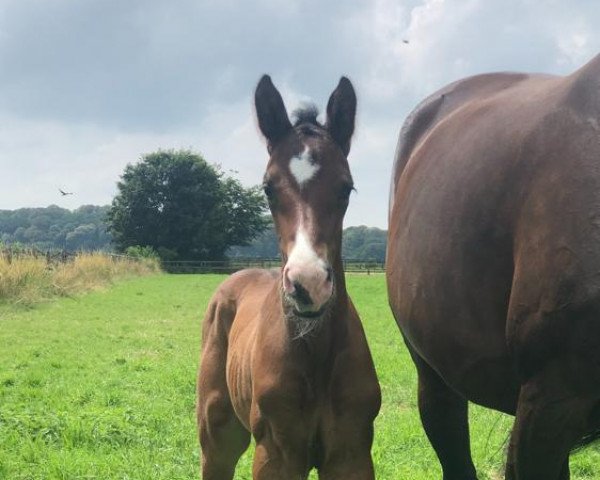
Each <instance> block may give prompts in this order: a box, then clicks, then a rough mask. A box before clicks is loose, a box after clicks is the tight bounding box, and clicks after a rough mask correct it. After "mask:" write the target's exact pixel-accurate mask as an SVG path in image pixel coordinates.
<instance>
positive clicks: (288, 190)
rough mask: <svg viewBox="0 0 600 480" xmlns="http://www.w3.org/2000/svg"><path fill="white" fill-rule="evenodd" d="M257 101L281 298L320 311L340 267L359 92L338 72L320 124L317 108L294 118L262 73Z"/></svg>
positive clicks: (302, 309)
mask: <svg viewBox="0 0 600 480" xmlns="http://www.w3.org/2000/svg"><path fill="white" fill-rule="evenodd" d="M255 104H256V114H257V118H258V125H259V127H260V130H261V132H262V133H263V135H264V136H265V138H266V141H267V149H268V151H269V154H270V159H269V163H268V165H267V170H266V172H265V176H264V189H265V194H266V195H267V198H268V200H269V207H270V209H271V213H272V214H273V219H274V222H275V228H276V229H277V233H278V236H279V247H280V250H281V255H282V258H283V262H284V267H283V271H282V287H283V292H284V296H285V300H286V303H287V304H288V306H289V307H290V308H291V309H292V311H293V313H294V314H295V315H296V316H300V317H318V316H320V315H321V314H322V313H323V312H324V311H325V310H326V307H327V305H328V304H329V303H330V300H331V299H332V297H333V296H334V293H335V277H336V275H335V273H336V272H334V267H335V268H336V269H341V267H342V265H341V252H340V248H341V238H342V223H343V218H344V214H345V213H346V208H347V207H348V199H349V196H350V193H351V191H352V190H353V182H352V176H351V175H350V169H349V167H348V161H347V160H346V157H347V155H348V152H349V150H350V139H351V137H352V133H353V131H354V117H355V114H356V95H355V93H354V89H353V87H352V84H351V83H350V81H349V80H348V79H347V78H345V77H342V78H341V80H340V82H339V84H338V86H337V88H336V89H335V91H334V92H333V93H332V94H331V97H330V98H329V102H328V104H327V119H326V122H325V124H324V125H321V124H320V123H319V122H318V121H317V119H316V116H317V112H316V110H315V109H305V110H302V111H300V112H299V113H298V114H297V115H296V116H297V119H296V120H295V122H294V124H292V122H290V120H289V118H288V114H287V111H286V109H285V105H284V104H283V100H282V98H281V95H280V94H279V92H278V91H277V89H276V88H275V86H274V85H273V83H272V82H271V79H270V78H269V77H268V76H267V75H265V76H263V77H262V79H261V80H260V82H259V84H258V86H257V88H256V94H255ZM339 273H340V275H343V273H342V272H339Z"/></svg>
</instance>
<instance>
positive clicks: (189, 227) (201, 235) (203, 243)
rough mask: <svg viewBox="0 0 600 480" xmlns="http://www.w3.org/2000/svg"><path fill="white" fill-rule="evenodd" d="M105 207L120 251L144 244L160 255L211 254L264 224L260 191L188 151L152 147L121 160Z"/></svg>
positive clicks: (220, 253)
mask: <svg viewBox="0 0 600 480" xmlns="http://www.w3.org/2000/svg"><path fill="white" fill-rule="evenodd" d="M118 189H119V192H118V194H117V195H116V197H115V198H114V200H113V202H112V206H111V208H110V210H109V213H108V222H109V231H110V233H111V234H112V238H113V242H114V243H115V245H116V247H117V249H118V250H120V251H124V250H126V249H127V248H128V247H131V246H135V245H141V246H150V247H152V248H153V249H154V250H156V251H157V252H158V253H159V255H160V256H161V257H162V258H180V259H189V260H215V259H221V258H223V257H224V254H225V251H226V250H227V249H228V248H229V247H230V246H232V245H247V244H248V243H249V242H250V241H251V240H252V239H253V238H254V237H255V236H256V235H257V234H258V233H260V232H262V231H263V230H264V228H265V227H266V222H265V220H264V217H263V213H264V211H265V209H266V204H265V200H264V197H263V194H262V192H261V190H260V188H258V187H252V188H244V187H242V185H241V184H240V183H239V182H238V181H237V180H235V179H233V178H230V177H226V176H224V174H223V173H222V172H221V171H220V169H219V168H218V167H215V166H213V165H210V164H208V163H207V162H206V161H205V160H204V159H203V158H202V157H201V156H200V155H198V154H196V153H194V152H191V151H188V150H181V151H158V152H155V153H151V154H148V155H145V156H144V157H143V158H142V161H141V162H140V163H137V164H134V165H131V164H130V165H127V167H125V171H124V173H123V175H122V176H121V181H120V182H119V183H118Z"/></svg>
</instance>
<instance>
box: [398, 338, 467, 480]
mask: <svg viewBox="0 0 600 480" xmlns="http://www.w3.org/2000/svg"><path fill="white" fill-rule="evenodd" d="M407 345H408V348H409V351H410V352H411V355H412V358H413V361H414V362H415V365H416V366H417V373H418V375H419V413H420V415H421V422H422V424H423V428H424V429H425V433H426V434H427V437H428V438H429V441H430V442H431V445H432V446H433V448H434V450H435V452H436V454H437V456H438V459H439V461H440V463H441V465H442V471H443V475H444V476H443V480H477V474H476V472H475V466H474V465H473V460H472V459H471V446H470V441H469V418H468V406H467V400H466V399H464V398H463V397H461V396H460V395H458V394H457V393H456V392H455V391H454V390H452V389H451V388H450V387H449V386H448V385H447V384H446V383H445V382H444V381H443V380H442V379H441V378H440V376H439V375H438V374H437V373H436V372H435V371H434V370H433V369H432V368H431V367H430V366H429V365H428V364H427V363H426V362H425V361H424V360H423V359H422V358H421V357H420V356H419V355H418V354H417V353H415V352H413V351H412V348H411V347H410V345H409V344H408V342H407Z"/></svg>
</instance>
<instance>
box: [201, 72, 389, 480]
mask: <svg viewBox="0 0 600 480" xmlns="http://www.w3.org/2000/svg"><path fill="white" fill-rule="evenodd" d="M255 103H256V113H257V117H258V125H259V127H260V130H261V131H262V133H263V135H264V136H265V138H266V140H267V147H268V151H269V153H270V159H269V163H268V165H267V170H266V173H265V177H264V188H265V193H266V195H267V198H268V201H269V206H270V209H271V213H272V214H273V219H274V222H275V228H276V230H277V234H278V236H279V244H280V250H281V256H282V259H283V268H282V269H281V270H280V271H267V270H245V271H242V272H239V273H237V274H235V275H233V276H231V277H230V278H229V279H228V280H226V281H225V282H224V283H223V284H222V285H221V286H220V287H219V289H218V290H217V292H216V293H215V295H214V297H213V299H212V300H211V302H210V305H209V306H208V310H207V312H206V316H205V319H204V325H203V335H202V358H201V366H200V372H199V377H198V399H199V401H198V409H197V414H198V427H199V432H200V444H201V447H202V475H203V478H204V480H225V479H231V478H233V473H234V469H235V465H236V463H237V461H238V459H239V457H240V455H241V454H242V453H243V452H244V451H245V450H246V448H247V446H248V443H249V441H250V432H251V433H252V435H253V436H254V439H255V440H256V451H255V456H254V465H253V478H254V479H261V480H270V479H285V480H294V479H304V478H306V477H307V476H308V473H309V471H310V470H311V469H312V468H313V467H316V468H317V469H318V470H319V477H320V478H322V479H331V480H334V479H340V480H341V479H346V480H351V479H356V480H359V479H361V480H362V479H365V480H368V479H372V478H373V464H372V461H371V453H370V450H371V443H372V439H373V420H374V418H375V416H376V415H377V413H378V411H379V406H380V391H379V384H378V382H377V378H376V375H375V369H374V367H373V361H372V359H371V354H370V352H369V348H368V346H367V342H366V340H365V335H364V332H363V328H362V325H361V323H360V319H359V318H358V315H357V313H356V310H355V309H354V306H353V305H352V302H351V301H350V298H349V297H348V294H347V293H346V286H345V281H344V271H343V265H342V257H341V239H342V221H343V217H344V214H345V212H346V208H347V207H348V199H349V196H350V193H351V191H352V190H353V182H352V177H351V175H350V170H349V168H348V162H347V160H346V156H347V155H348V152H349V150H350V139H351V136H352V133H353V131H354V117H355V112H356V96H355V93H354V89H353V87H352V84H351V83H350V81H349V80H348V79H346V78H342V79H341V80H340V83H339V85H338V87H337V88H336V90H335V91H334V92H333V94H332V95H331V98H330V99H329V103H328V105H327V122H326V124H325V125H321V124H320V123H319V122H318V121H317V119H316V114H317V113H316V111H313V110H304V111H303V112H300V114H299V115H298V116H297V117H298V119H297V121H296V122H295V124H294V125H292V124H291V123H290V120H289V119H288V115H287V113H286V110H285V106H284V104H283V101H282V99H281V95H280V94H279V92H278V91H277V90H276V89H275V87H274V86H273V84H272V83H271V79H270V78H269V77H268V76H264V77H263V78H262V79H261V80H260V82H259V84H258V86H257V88H256V95H255Z"/></svg>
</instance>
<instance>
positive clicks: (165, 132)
mask: <svg viewBox="0 0 600 480" xmlns="http://www.w3.org/2000/svg"><path fill="white" fill-rule="evenodd" d="M599 19H600V2H597V1H596V0H570V1H568V2H566V1H563V0H408V1H400V0H364V1H362V0H345V1H328V2H323V1H320V0H319V1H317V0H306V1H301V0H254V1H242V0H212V1H211V0H206V1H203V0H171V1H167V0H162V1H159V0H127V1H123V0H86V1H82V0H27V1H23V0H0V209H16V208H21V207H43V206H48V205H50V204H56V205H59V206H61V207H65V208H71V209H72V208H76V207H78V206H80V205H83V204H97V205H104V204H108V203H110V202H111V200H112V198H113V196H114V195H115V193H116V191H117V187H116V182H117V181H118V179H119V176H120V175H121V173H122V172H123V169H124V167H125V166H126V165H127V164H128V163H135V162H137V161H139V160H140V158H141V156H142V155H143V154H144V153H150V152H153V151H155V150H157V149H159V148H160V149H179V148H186V149H192V150H194V151H197V152H199V153H201V154H202V156H203V157H204V158H205V159H206V160H207V161H209V162H210V163H215V164H219V165H220V166H221V167H222V168H223V170H224V171H226V172H230V173H231V174H232V175H235V176H236V177H237V178H238V179H239V180H240V181H241V182H242V183H243V184H244V185H246V186H250V185H255V184H258V183H260V182H261V180H262V175H263V173H264V169H265V167H266V162H267V159H268V156H267V152H266V148H265V145H264V142H263V140H262V138H261V136H260V135H259V133H258V130H257V128H256V122H255V118H254V108H253V104H252V98H253V92H254V88H255V86H256V83H257V82H258V79H259V78H260V76H261V75H262V74H263V73H268V74H270V75H271V77H272V79H273V82H274V83H275V85H276V86H277V87H278V89H279V90H280V92H281V93H282V95H283V98H284V101H285V103H286V106H287V108H288V111H290V112H291V111H292V110H293V109H294V108H295V107H298V106H299V105H300V104H301V103H304V102H307V101H313V102H315V103H316V104H317V105H318V106H319V107H320V109H321V111H324V109H325V105H326V102H327V99H328V97H329V95H330V94H331V92H332V91H333V89H334V88H335V86H336V85H337V82H338V80H339V78H340V76H342V75H346V76H348V77H349V78H350V79H351V80H352V82H353V84H354V87H355V89H356V91H357V96H358V115H357V126H356V133H355V136H354V140H353V145H352V149H351V152H350V155H349V162H350V168H351V170H352V173H353V177H354V181H355V184H356V187H357V192H356V193H354V194H353V197H352V198H351V203H350V207H349V210H348V213H347V214H346V221H345V226H350V225H368V226H375V227H380V228H386V227H387V205H388V190H389V183H390V174H391V168H392V163H393V157H394V151H395V148H396V141H397V137H398V132H399V130H400V127H401V126H402V122H403V120H404V118H405V117H406V116H407V115H408V114H409V113H410V111H411V110H412V108H414V106H415V105H416V104H417V103H418V102H419V101H420V100H421V99H423V98H424V97H425V96H427V95H429V94H431V93H433V92H434V91H435V90H436V89H438V88H440V87H442V86H444V85H445V84H447V83H449V82H452V81H454V80H456V79H459V78H462V77H465V76H469V75H473V74H477V73H483V72H490V71H527V72H544V73H552V74H558V75H563V74H568V73H570V72H572V71H574V70H575V69H577V68H579V67H580V66H582V65H583V64H584V63H585V62H587V61H588V60H590V59H591V58H593V57H594V56H595V55H596V54H597V53H599V52H600V29H598V28H597V24H598V20H599ZM59 188H61V189H63V190H66V191H70V192H73V193H74V194H73V195H71V196H66V197H63V196H62V195H61V194H60V193H59V191H58V189H59Z"/></svg>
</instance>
